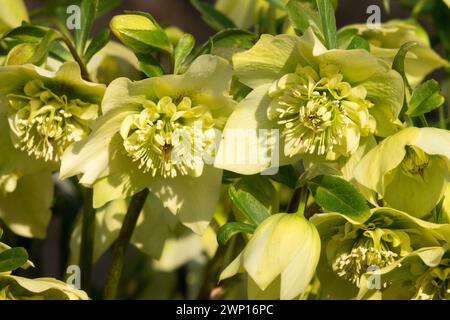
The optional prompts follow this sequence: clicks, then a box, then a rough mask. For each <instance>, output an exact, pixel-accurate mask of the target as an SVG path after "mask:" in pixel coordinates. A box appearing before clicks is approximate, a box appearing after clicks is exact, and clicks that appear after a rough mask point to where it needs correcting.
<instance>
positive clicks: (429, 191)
mask: <svg viewBox="0 0 450 320" xmlns="http://www.w3.org/2000/svg"><path fill="white" fill-rule="evenodd" d="M449 168H450V133H449V132H448V131H447V130H442V129H436V128H414V127H412V128H406V129H403V130H401V131H400V132H398V133H397V134H395V135H393V136H390V137H388V138H386V139H385V140H383V141H382V142H381V143H380V144H379V145H378V146H377V147H375V148H374V149H372V150H371V151H370V152H368V153H367V155H366V156H364V158H363V159H362V160H361V162H360V163H359V164H358V165H357V167H356V169H355V178H356V180H357V181H358V182H359V183H360V184H362V185H363V186H365V187H367V188H369V189H371V190H374V191H377V192H378V193H379V194H380V195H381V196H382V197H383V199H384V201H385V203H386V204H387V205H389V206H390V207H392V208H395V209H398V210H402V211H405V212H408V213H410V214H412V215H413V216H415V217H418V218H423V217H425V216H426V215H427V214H428V213H429V212H430V211H431V210H432V209H433V208H434V207H435V206H436V205H437V203H438V202H439V200H440V199H441V198H442V196H443V194H444V192H445V190H446V187H447V184H448V182H449V181H450V172H449Z"/></svg>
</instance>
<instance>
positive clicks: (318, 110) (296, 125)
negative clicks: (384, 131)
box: [268, 65, 374, 160]
mask: <svg viewBox="0 0 450 320" xmlns="http://www.w3.org/2000/svg"><path fill="white" fill-rule="evenodd" d="M366 95H367V92H366V90H365V88H364V87H362V86H356V87H352V86H351V85H350V84H349V83H347V82H345V81H343V76H342V74H340V73H339V69H338V68H337V67H336V66H334V65H326V66H322V67H321V68H320V76H319V74H317V72H316V71H315V70H314V69H312V68H311V67H301V66H298V67H297V70H296V72H295V73H291V74H287V75H285V76H284V77H282V78H281V79H280V80H279V81H277V82H275V83H274V84H273V85H272V87H271V89H270V90H269V96H270V97H271V98H272V101H271V104H270V107H269V110H268V118H269V119H271V120H274V119H276V120H277V122H278V124H279V125H281V126H282V128H283V129H282V134H283V136H284V138H285V143H286V147H287V148H286V149H285V152H286V150H287V152H286V153H287V155H288V156H293V155H295V154H299V153H310V154H314V153H315V154H318V155H326V156H327V158H328V159H330V160H333V159H335V158H337V157H338V156H339V155H341V154H347V153H348V151H353V150H348V148H347V147H346V146H347V145H349V143H348V142H347V141H346V140H347V138H348V136H349V134H350V133H352V132H355V129H357V130H356V132H357V133H359V135H367V134H368V133H369V132H373V131H374V121H373V118H372V117H371V116H370V114H369V111H368V109H369V108H371V107H372V106H373V104H372V103H371V102H370V101H369V100H367V99H366ZM353 134H354V133H353Z"/></svg>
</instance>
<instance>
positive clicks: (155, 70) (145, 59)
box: [136, 53, 164, 78]
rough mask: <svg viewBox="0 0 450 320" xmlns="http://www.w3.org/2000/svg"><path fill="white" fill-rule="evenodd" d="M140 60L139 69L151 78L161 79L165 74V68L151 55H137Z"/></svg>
mask: <svg viewBox="0 0 450 320" xmlns="http://www.w3.org/2000/svg"><path fill="white" fill-rule="evenodd" d="M136 56H137V57H138V60H139V67H140V69H141V70H142V72H144V73H145V75H146V76H147V77H149V78H152V77H159V76H162V75H163V74H164V69H163V67H162V66H161V65H160V64H159V62H158V61H156V60H155V59H154V58H153V57H152V56H151V55H149V54H139V53H138V54H136Z"/></svg>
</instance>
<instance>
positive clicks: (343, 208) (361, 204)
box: [307, 175, 370, 223]
mask: <svg viewBox="0 0 450 320" xmlns="http://www.w3.org/2000/svg"><path fill="white" fill-rule="evenodd" d="M307 184H308V188H309V190H310V191H311V193H312V195H313V196H314V199H315V200H316V202H317V203H318V204H319V205H320V206H321V207H322V208H323V209H324V210H325V211H329V212H338V213H341V214H343V215H346V216H348V217H349V218H351V219H353V220H355V221H358V222H361V223H362V222H364V221H366V220H367V218H368V217H369V212H370V211H369V210H370V208H369V206H368V205H367V202H366V200H365V199H364V197H363V195H362V194H361V193H359V191H358V190H357V189H356V188H355V187H354V186H353V185H352V184H351V183H350V182H348V181H346V180H344V179H342V178H339V177H336V176H327V175H322V176H317V177H315V178H313V179H311V180H309V181H308V183H307Z"/></svg>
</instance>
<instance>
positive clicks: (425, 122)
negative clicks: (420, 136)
mask: <svg viewBox="0 0 450 320" xmlns="http://www.w3.org/2000/svg"><path fill="white" fill-rule="evenodd" d="M419 120H420V123H421V124H422V126H423V127H429V125H428V121H427V118H425V116H424V115H423V114H421V115H420V116H419Z"/></svg>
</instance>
